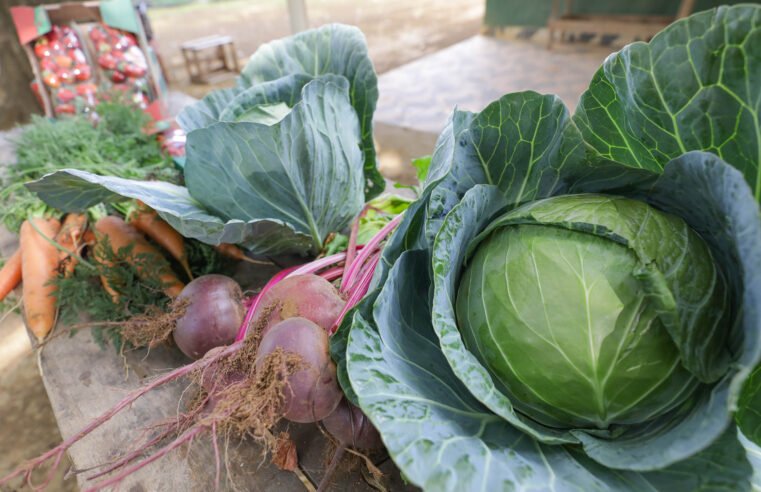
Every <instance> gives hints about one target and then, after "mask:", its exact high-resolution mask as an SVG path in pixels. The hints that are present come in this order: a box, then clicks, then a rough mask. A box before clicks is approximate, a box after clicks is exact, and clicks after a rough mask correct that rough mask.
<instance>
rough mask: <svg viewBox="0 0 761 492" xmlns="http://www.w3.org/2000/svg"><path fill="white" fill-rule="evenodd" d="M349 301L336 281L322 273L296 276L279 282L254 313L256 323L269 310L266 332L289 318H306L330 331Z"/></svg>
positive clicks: (264, 296) (265, 295)
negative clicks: (334, 284) (334, 285)
mask: <svg viewBox="0 0 761 492" xmlns="http://www.w3.org/2000/svg"><path fill="white" fill-rule="evenodd" d="M345 304H346V301H345V300H344V299H343V298H342V297H341V295H340V294H339V293H338V291H337V290H336V288H335V287H333V284H331V283H330V282H328V281H327V280H325V279H324V278H322V277H320V276H318V275H296V276H295V277H289V278H286V279H285V280H282V281H281V282H279V283H277V284H276V285H275V286H274V287H273V288H272V289H270V290H269V291H267V292H265V293H264V295H263V296H262V298H261V300H260V301H259V304H258V306H257V308H256V312H255V313H254V320H256V321H255V323H259V322H260V321H259V318H260V317H261V316H262V315H264V314H265V313H269V316H268V318H267V322H266V324H265V326H264V328H263V329H262V335H264V334H265V333H266V332H267V331H268V330H269V328H270V327H272V326H273V325H275V324H276V323H278V322H280V321H282V320H284V319H288V318H296V317H301V318H306V319H308V320H310V321H312V322H313V323H316V324H317V325H319V326H321V327H322V328H323V329H324V330H326V331H327V330H330V328H331V326H333V323H335V321H336V319H338V316H339V315H340V314H341V310H342V309H343V307H344V305H345Z"/></svg>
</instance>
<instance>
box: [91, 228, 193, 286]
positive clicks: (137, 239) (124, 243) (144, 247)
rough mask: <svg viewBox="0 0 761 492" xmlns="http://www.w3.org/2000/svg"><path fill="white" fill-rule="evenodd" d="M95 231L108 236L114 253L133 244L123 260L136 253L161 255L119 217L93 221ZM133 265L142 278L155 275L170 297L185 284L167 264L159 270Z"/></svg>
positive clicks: (132, 257) (135, 257) (99, 234)
mask: <svg viewBox="0 0 761 492" xmlns="http://www.w3.org/2000/svg"><path fill="white" fill-rule="evenodd" d="M95 233H96V237H98V236H101V237H107V238H108V240H109V242H110V244H111V251H113V252H114V253H117V252H118V251H119V250H120V249H122V248H126V247H128V246H130V245H133V246H132V250H131V252H130V256H129V257H128V258H125V260H127V261H129V262H134V261H135V260H136V259H137V257H138V255H141V254H148V255H156V256H157V257H161V253H159V252H158V250H156V248H154V247H153V246H151V245H150V244H148V242H147V241H146V240H145V238H144V237H143V236H142V235H141V234H140V232H138V231H137V229H135V228H134V227H132V226H131V225H129V224H127V223H126V222H124V221H123V220H122V219H121V218H119V217H115V216H113V215H109V216H106V217H103V218H102V219H100V220H98V222H96V223H95ZM135 266H136V267H137V274H138V276H139V277H140V278H142V279H148V278H151V277H156V276H157V277H158V280H159V281H160V282H161V284H162V286H163V288H164V293H165V294H166V295H167V296H169V297H171V298H175V297H177V296H178V295H179V294H180V292H181V291H182V288H183V287H184V286H185V285H184V284H183V283H182V282H180V280H179V279H178V278H177V276H176V275H175V274H174V273H173V272H172V271H171V269H170V268H169V266H168V265H167V266H166V267H165V268H162V269H161V270H160V271H146V270H144V269H143V268H142V266H141V265H139V264H138V265H135Z"/></svg>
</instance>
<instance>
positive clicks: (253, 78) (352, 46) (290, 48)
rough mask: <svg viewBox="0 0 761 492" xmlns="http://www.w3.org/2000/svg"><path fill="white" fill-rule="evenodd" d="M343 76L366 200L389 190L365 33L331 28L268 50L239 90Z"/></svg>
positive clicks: (251, 65)
mask: <svg viewBox="0 0 761 492" xmlns="http://www.w3.org/2000/svg"><path fill="white" fill-rule="evenodd" d="M324 74H336V75H342V76H343V77H345V78H346V79H347V80H348V81H349V83H350V90H349V97H350V99H351V104H352V106H353V107H354V110H355V111H356V113H357V117H358V118H359V124H360V136H361V141H362V144H361V146H362V152H363V154H364V169H365V176H366V179H367V181H366V183H365V184H366V188H365V194H366V195H367V200H370V199H372V198H374V197H375V196H377V195H379V194H380V193H381V192H382V191H383V190H384V189H385V186H386V183H385V180H384V179H383V177H382V176H381V175H380V173H379V172H378V169H377V162H376V156H375V144H374V142H373V113H375V106H376V103H377V101H378V78H377V76H376V75H375V69H374V68H373V64H372V61H370V57H369V56H368V52H367V42H366V40H365V36H364V34H362V31H360V30H359V29H357V28H356V27H352V26H345V25H341V24H330V25H326V26H323V27H320V28H318V29H312V30H309V31H305V32H302V33H299V34H296V35H294V36H290V37H288V38H285V39H281V40H277V41H273V42H271V43H267V44H264V45H262V46H260V47H259V49H258V50H256V53H254V54H253V55H252V56H251V58H250V59H249V61H248V63H246V66H245V67H243V70H242V72H241V75H240V78H239V80H238V86H239V87H240V88H246V87H250V86H254V87H255V86H257V85H259V84H261V83H264V82H268V81H273V80H276V79H279V78H281V77H284V76H288V75H302V76H309V77H318V76H320V75H324Z"/></svg>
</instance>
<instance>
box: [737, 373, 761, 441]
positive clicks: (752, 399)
mask: <svg viewBox="0 0 761 492" xmlns="http://www.w3.org/2000/svg"><path fill="white" fill-rule="evenodd" d="M737 407H738V410H737V414H736V415H735V419H736V420H737V425H738V426H739V427H740V430H741V431H742V432H743V434H745V436H746V437H747V438H748V439H750V440H751V441H753V442H754V443H755V444H756V445H759V446H761V365H759V366H757V367H756V369H755V370H754V371H753V374H751V376H750V377H749V378H748V380H747V381H746V382H745V386H744V387H743V390H742V393H740V399H739V401H738V402H737Z"/></svg>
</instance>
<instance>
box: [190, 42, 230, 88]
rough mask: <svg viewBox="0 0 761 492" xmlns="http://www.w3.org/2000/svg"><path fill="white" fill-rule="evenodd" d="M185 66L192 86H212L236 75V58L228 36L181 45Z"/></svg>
mask: <svg viewBox="0 0 761 492" xmlns="http://www.w3.org/2000/svg"><path fill="white" fill-rule="evenodd" d="M180 49H181V50H182V57H183V58H184V59H185V66H186V67H187V69H188V75H190V81H191V82H192V83H194V84H212V83H214V82H217V81H219V80H222V79H226V78H230V77H233V76H235V75H237V74H238V72H239V68H238V57H237V55H236V53H235V45H234V44H233V40H232V38H231V37H230V36H220V35H213V36H206V37H203V38H199V39H193V40H191V41H187V42H185V43H182V45H181V46H180Z"/></svg>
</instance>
